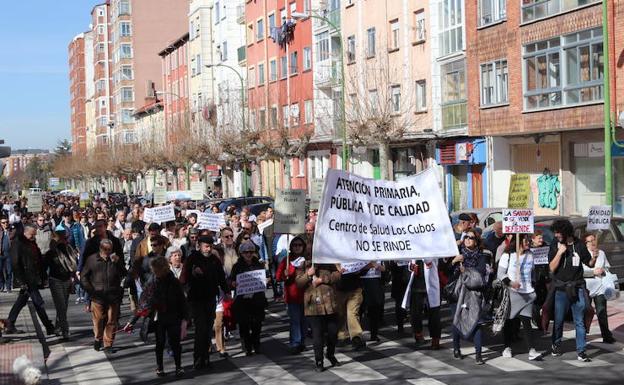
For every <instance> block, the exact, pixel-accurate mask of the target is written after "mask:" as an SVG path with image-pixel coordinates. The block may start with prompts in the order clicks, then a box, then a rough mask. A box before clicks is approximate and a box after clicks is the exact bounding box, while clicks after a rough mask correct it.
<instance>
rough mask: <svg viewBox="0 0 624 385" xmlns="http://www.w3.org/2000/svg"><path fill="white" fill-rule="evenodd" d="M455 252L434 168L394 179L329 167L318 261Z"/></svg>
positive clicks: (316, 242) (438, 255) (316, 250)
mask: <svg viewBox="0 0 624 385" xmlns="http://www.w3.org/2000/svg"><path fill="white" fill-rule="evenodd" d="M457 254H459V251H458V250H457V244H456V243H455V235H454V233H453V228H452V227H451V223H450V220H449V216H448V211H447V208H446V205H445V204H444V200H443V198H442V191H441V190H440V186H439V184H438V178H437V176H436V171H435V169H433V168H430V169H428V170H425V171H423V172H421V173H419V174H417V175H412V176H410V177H407V178H404V179H401V180H399V181H396V182H391V181H386V180H373V179H367V178H362V177H359V176H357V175H354V174H350V173H348V172H345V171H341V170H334V169H330V170H328V174H327V177H326V178H325V187H324V188H323V200H322V201H321V206H320V210H319V218H318V221H317V224H316V231H315V233H314V248H313V251H312V258H313V260H314V263H342V262H351V261H353V260H354V259H358V260H366V261H377V260H405V259H414V258H444V257H449V256H454V255H457Z"/></svg>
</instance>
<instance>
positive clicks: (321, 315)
mask: <svg viewBox="0 0 624 385" xmlns="http://www.w3.org/2000/svg"><path fill="white" fill-rule="evenodd" d="M340 276H341V273H340V271H339V270H338V269H337V268H336V265H333V264H314V265H313V264H312V262H311V261H306V262H305V264H304V268H303V269H298V270H297V278H295V282H296V283H297V286H298V287H299V288H300V289H303V290H305V291H304V293H303V308H304V314H305V316H306V318H307V320H308V323H309V324H310V327H311V328H312V340H313V343H314V361H315V368H314V370H316V371H317V372H322V371H324V370H325V368H324V366H323V347H324V345H327V351H326V354H325V357H327V359H328V360H329V362H330V363H331V365H332V367H333V366H340V362H338V360H337V359H336V356H335V355H334V353H335V351H336V341H337V339H338V317H337V307H338V305H337V302H336V289H335V287H336V284H337V283H338V282H339V281H340Z"/></svg>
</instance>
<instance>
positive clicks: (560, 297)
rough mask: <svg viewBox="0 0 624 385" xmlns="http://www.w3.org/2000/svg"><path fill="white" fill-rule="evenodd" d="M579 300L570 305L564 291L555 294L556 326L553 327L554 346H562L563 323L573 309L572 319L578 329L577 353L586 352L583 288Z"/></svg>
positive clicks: (579, 290) (579, 293)
mask: <svg viewBox="0 0 624 385" xmlns="http://www.w3.org/2000/svg"><path fill="white" fill-rule="evenodd" d="M577 295H578V300H577V301H576V302H575V303H570V300H569V299H568V295H567V294H566V292H565V291H563V290H557V291H556V292H555V325H554V327H553V334H552V344H553V345H556V346H560V345H561V338H562V337H563V321H564V320H565V316H566V313H567V312H568V309H569V308H570V307H571V308H572V318H573V319H574V328H575V329H576V352H577V353H580V352H583V351H585V293H584V289H583V288H578V289H577Z"/></svg>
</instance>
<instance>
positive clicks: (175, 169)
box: [173, 167, 180, 191]
mask: <svg viewBox="0 0 624 385" xmlns="http://www.w3.org/2000/svg"><path fill="white" fill-rule="evenodd" d="M178 177H179V175H178V168H177V167H176V168H174V169H173V181H174V182H175V183H174V185H173V186H174V187H175V189H176V191H178V190H179V189H180V180H179V179H178Z"/></svg>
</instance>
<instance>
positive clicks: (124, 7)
mask: <svg viewBox="0 0 624 385" xmlns="http://www.w3.org/2000/svg"><path fill="white" fill-rule="evenodd" d="M129 14H130V0H120V1H119V13H118V14H117V15H118V16H120V15H129Z"/></svg>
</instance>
